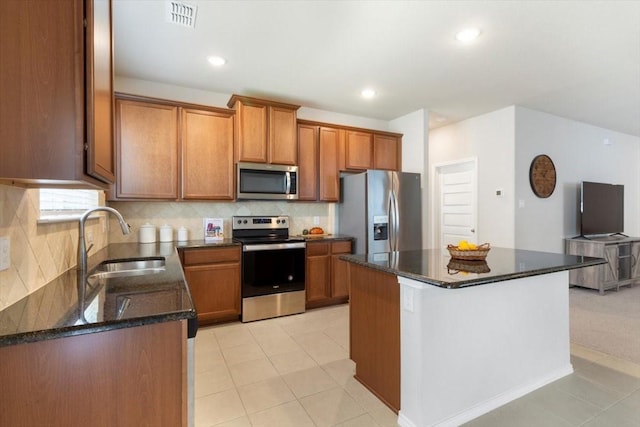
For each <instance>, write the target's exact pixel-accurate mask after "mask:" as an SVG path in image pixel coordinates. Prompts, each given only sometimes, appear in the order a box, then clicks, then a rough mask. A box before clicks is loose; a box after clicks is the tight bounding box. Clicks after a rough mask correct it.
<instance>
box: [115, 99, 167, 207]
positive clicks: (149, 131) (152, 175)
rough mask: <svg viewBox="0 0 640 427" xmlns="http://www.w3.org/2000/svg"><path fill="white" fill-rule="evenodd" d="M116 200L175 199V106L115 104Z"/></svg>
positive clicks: (137, 103)
mask: <svg viewBox="0 0 640 427" xmlns="http://www.w3.org/2000/svg"><path fill="white" fill-rule="evenodd" d="M116 116H117V117H116V122H117V128H116V152H117V157H116V158H117V168H116V170H117V185H116V188H117V190H116V194H117V197H118V198H142V199H144V198H148V199H176V198H178V107H175V106H170V105H162V104H154V103H147V102H138V101H129V100H117V101H116Z"/></svg>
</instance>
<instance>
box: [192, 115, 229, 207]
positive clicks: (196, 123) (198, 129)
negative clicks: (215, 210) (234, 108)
mask: <svg viewBox="0 0 640 427" xmlns="http://www.w3.org/2000/svg"><path fill="white" fill-rule="evenodd" d="M181 125H182V198H183V199H200V200H233V198H234V191H233V176H234V175H233V115H225V114H221V113H215V112H211V111H201V110H192V109H182V122H181Z"/></svg>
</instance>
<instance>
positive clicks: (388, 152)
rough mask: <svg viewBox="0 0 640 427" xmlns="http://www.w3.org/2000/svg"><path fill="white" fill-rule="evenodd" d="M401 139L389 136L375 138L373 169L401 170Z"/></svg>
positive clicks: (375, 136) (376, 136)
mask: <svg viewBox="0 0 640 427" xmlns="http://www.w3.org/2000/svg"><path fill="white" fill-rule="evenodd" d="M399 153H400V138H398V137H395V136H388V135H374V136H373V168H374V169H386V170H394V171H399V170H400V159H399Z"/></svg>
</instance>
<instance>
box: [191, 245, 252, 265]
mask: <svg viewBox="0 0 640 427" xmlns="http://www.w3.org/2000/svg"><path fill="white" fill-rule="evenodd" d="M221 262H240V246H237V247H228V248H210V249H209V248H208V249H185V251H184V265H185V266H188V265H197V264H215V263H221Z"/></svg>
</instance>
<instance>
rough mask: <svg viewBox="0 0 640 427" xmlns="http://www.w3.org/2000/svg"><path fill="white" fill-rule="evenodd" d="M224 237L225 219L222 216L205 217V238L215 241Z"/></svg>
mask: <svg viewBox="0 0 640 427" xmlns="http://www.w3.org/2000/svg"><path fill="white" fill-rule="evenodd" d="M223 239H224V221H223V219H222V218H205V219H204V240H205V241H215V240H223Z"/></svg>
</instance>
